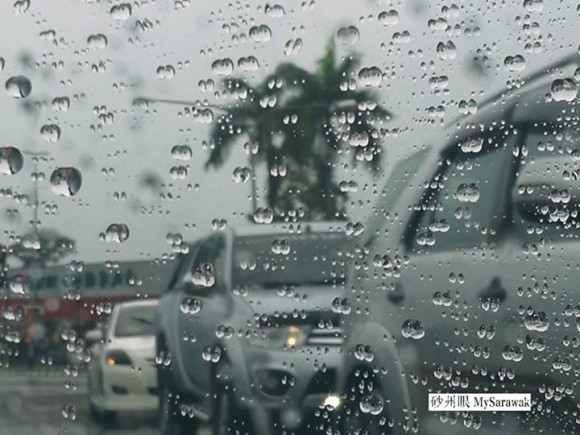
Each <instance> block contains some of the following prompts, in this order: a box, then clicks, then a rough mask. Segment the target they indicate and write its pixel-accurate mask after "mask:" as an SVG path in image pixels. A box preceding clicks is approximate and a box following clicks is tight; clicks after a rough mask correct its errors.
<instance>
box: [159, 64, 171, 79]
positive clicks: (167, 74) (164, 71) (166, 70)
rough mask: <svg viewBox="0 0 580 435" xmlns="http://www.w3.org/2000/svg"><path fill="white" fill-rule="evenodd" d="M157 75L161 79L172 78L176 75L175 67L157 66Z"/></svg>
mask: <svg viewBox="0 0 580 435" xmlns="http://www.w3.org/2000/svg"><path fill="white" fill-rule="evenodd" d="M157 77H158V78H159V79H160V80H170V79H172V78H173V77H175V68H174V67H173V66H172V65H161V66H159V67H157Z"/></svg>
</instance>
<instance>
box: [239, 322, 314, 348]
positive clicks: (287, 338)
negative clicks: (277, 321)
mask: <svg viewBox="0 0 580 435" xmlns="http://www.w3.org/2000/svg"><path fill="white" fill-rule="evenodd" d="M307 336H308V331H307V328H305V327H302V326H295V325H291V326H282V327H268V328H258V329H255V330H253V331H252V333H251V334H250V335H249V337H248V341H249V343H250V345H252V346H259V347H271V348H277V349H282V348H286V349H292V348H294V347H298V346H302V345H303V344H304V343H305V342H306V338H307Z"/></svg>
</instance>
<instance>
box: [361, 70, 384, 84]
mask: <svg viewBox="0 0 580 435" xmlns="http://www.w3.org/2000/svg"><path fill="white" fill-rule="evenodd" d="M358 79H359V80H360V82H361V83H362V84H363V86H378V85H380V84H381V81H382V79H383V72H382V71H381V70H380V68H378V67H376V66H371V67H369V68H361V69H360V71H359V72H358Z"/></svg>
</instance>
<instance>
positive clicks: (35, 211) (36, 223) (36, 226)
mask: <svg viewBox="0 0 580 435" xmlns="http://www.w3.org/2000/svg"><path fill="white" fill-rule="evenodd" d="M22 153H23V154H24V155H27V156H31V157H32V160H33V162H34V172H33V174H34V198H33V203H32V207H33V219H34V220H33V222H32V226H33V234H34V237H35V238H36V239H37V240H38V237H39V226H40V225H39V219H38V210H39V207H40V195H39V174H38V161H39V159H41V158H43V157H46V156H48V155H49V153H47V152H40V151H23V152H22ZM33 264H34V267H33V271H34V269H37V270H36V272H38V268H39V266H40V274H38V275H40V276H36V277H35V278H36V280H35V283H34V286H33V287H34V288H33V291H32V295H31V296H32V298H31V302H32V304H33V305H36V304H37V302H38V294H37V289H36V284H37V282H38V280H39V278H41V277H42V275H44V267H45V264H43V261H42V259H41V258H39V259H38V260H36V261H35V262H34V263H33ZM33 276H34V274H33Z"/></svg>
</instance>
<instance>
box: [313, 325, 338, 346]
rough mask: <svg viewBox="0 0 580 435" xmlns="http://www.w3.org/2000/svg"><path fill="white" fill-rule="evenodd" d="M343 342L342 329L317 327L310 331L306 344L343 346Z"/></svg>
mask: <svg viewBox="0 0 580 435" xmlns="http://www.w3.org/2000/svg"><path fill="white" fill-rule="evenodd" d="M343 341H344V336H343V333H342V328H340V327H334V328H319V327H315V328H313V329H312V331H310V334H309V335H308V338H307V339H306V344H307V345H311V346H342V344H343Z"/></svg>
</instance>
